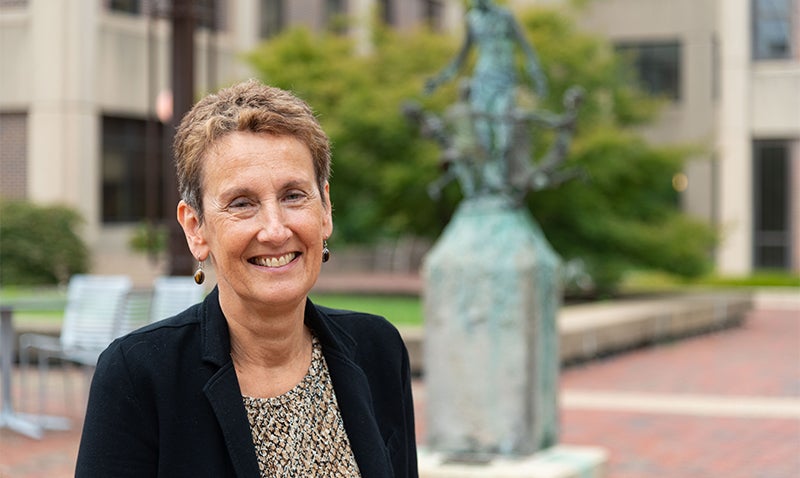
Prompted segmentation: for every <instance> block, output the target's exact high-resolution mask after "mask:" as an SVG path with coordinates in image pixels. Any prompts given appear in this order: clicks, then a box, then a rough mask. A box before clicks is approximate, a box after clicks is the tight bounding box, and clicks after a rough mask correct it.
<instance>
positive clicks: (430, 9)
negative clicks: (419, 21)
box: [422, 0, 444, 31]
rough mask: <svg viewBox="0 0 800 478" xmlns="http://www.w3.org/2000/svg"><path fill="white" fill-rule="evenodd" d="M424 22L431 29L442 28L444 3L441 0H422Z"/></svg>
mask: <svg viewBox="0 0 800 478" xmlns="http://www.w3.org/2000/svg"><path fill="white" fill-rule="evenodd" d="M422 3H423V15H425V22H426V23H427V24H428V27H430V29H431V30H434V31H441V30H442V28H443V16H444V14H443V12H444V5H443V4H442V0H422Z"/></svg>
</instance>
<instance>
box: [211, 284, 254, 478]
mask: <svg viewBox="0 0 800 478" xmlns="http://www.w3.org/2000/svg"><path fill="white" fill-rule="evenodd" d="M201 314H202V316H201V330H202V332H201V337H202V338H201V340H202V344H203V345H202V346H203V360H204V361H206V362H210V363H212V364H215V365H217V366H218V367H220V368H219V370H217V372H216V373H215V374H214V375H213V376H212V377H211V378H210V379H209V380H208V382H206V385H205V387H203V393H205V395H206V398H208V402H209V403H210V404H211V408H212V410H214V414H215V415H216V417H217V423H219V427H220V428H221V429H222V435H223V437H224V438H225V444H226V446H227V448H228V455H229V456H230V458H231V462H232V463H233V468H234V469H235V470H236V476H239V477H258V476H260V472H259V470H258V459H257V458H256V453H255V448H254V447H253V441H252V435H251V433H250V423H249V422H248V421H247V412H246V411H245V409H244V402H243V401H242V394H241V392H240V388H239V380H238V379H237V378H236V370H235V369H234V368H233V362H232V361H231V358H230V350H231V345H230V344H231V340H230V332H229V331H228V324H227V322H225V316H224V315H223V314H222V309H221V308H220V306H219V291H218V290H217V289H216V288H214V290H213V291H212V292H211V293H210V294H209V295H208V297H207V298H206V300H205V302H204V303H203V307H202V312H201Z"/></svg>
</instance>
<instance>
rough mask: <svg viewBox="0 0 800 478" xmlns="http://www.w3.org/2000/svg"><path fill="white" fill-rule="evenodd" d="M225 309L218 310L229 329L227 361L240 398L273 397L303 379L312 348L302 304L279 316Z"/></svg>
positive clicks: (240, 308)
mask: <svg viewBox="0 0 800 478" xmlns="http://www.w3.org/2000/svg"><path fill="white" fill-rule="evenodd" d="M221 305H223V304H222V303H221ZM228 309H229V310H226V308H225V307H224V306H223V309H222V310H223V313H224V314H225V317H226V319H227V321H228V329H229V330H230V336H231V359H232V360H233V364H234V367H235V368H236V374H237V376H238V378H239V384H240V387H241V389H242V393H243V394H244V395H248V396H254V397H271V396H277V395H280V394H282V393H285V392H287V391H289V390H291V389H292V388H293V387H294V386H295V385H297V384H298V383H299V382H300V381H301V380H302V379H303V377H305V375H306V373H307V371H308V367H309V366H310V364H311V348H312V346H311V343H312V338H311V331H310V330H309V329H308V328H307V327H306V326H305V324H304V321H303V319H304V317H305V303H303V304H299V305H298V306H297V307H295V308H294V309H286V310H284V311H283V313H281V314H275V313H274V310H271V311H272V312H273V313H272V314H267V312H266V311H265V310H263V309H262V310H251V309H247V308H246V307H235V306H234V307H231V306H229V307H228Z"/></svg>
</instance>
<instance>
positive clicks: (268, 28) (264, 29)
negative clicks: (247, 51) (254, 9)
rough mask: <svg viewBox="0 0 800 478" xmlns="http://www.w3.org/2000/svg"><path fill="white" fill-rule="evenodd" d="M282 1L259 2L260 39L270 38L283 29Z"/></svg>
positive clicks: (264, 0)
mask: <svg viewBox="0 0 800 478" xmlns="http://www.w3.org/2000/svg"><path fill="white" fill-rule="evenodd" d="M284 21H285V20H284V9H283V0H261V14H260V23H259V35H260V36H261V38H270V37H273V36H275V35H277V34H278V33H280V32H281V31H282V30H283V27H284Z"/></svg>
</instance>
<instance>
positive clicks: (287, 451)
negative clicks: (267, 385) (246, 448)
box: [242, 337, 361, 478]
mask: <svg viewBox="0 0 800 478" xmlns="http://www.w3.org/2000/svg"><path fill="white" fill-rule="evenodd" d="M312 350H313V351H312V354H311V366H310V367H309V369H308V373H307V374H306V376H305V378H304V379H303V380H302V381H301V382H300V383H299V384H297V385H296V386H295V387H294V388H293V389H291V390H289V391H288V392H286V393H284V394H283V395H280V396H277V397H273V398H254V397H248V396H243V397H242V398H243V399H244V406H245V409H246V410H247V419H248V420H249V421H250V431H251V432H252V435H253V444H254V445H255V449H256V455H257V457H258V466H259V468H260V470H261V477H262V478H273V477H281V478H283V477H306V476H326V477H328V476H330V477H343V478H356V477H360V476H361V474H360V473H359V470H358V465H357V464H356V460H355V457H354V456H353V451H352V450H351V448H350V441H349V440H348V439H347V433H346V432H345V430H344V423H343V422H342V415H341V413H340V411H339V405H338V403H337V402H336V394H335V393H334V390H333V384H332V383H331V376H330V373H329V372H328V365H327V363H326V362H325V357H324V356H323V355H322V346H321V345H320V343H319V340H318V339H317V338H316V337H314V338H313V348H312Z"/></svg>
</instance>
